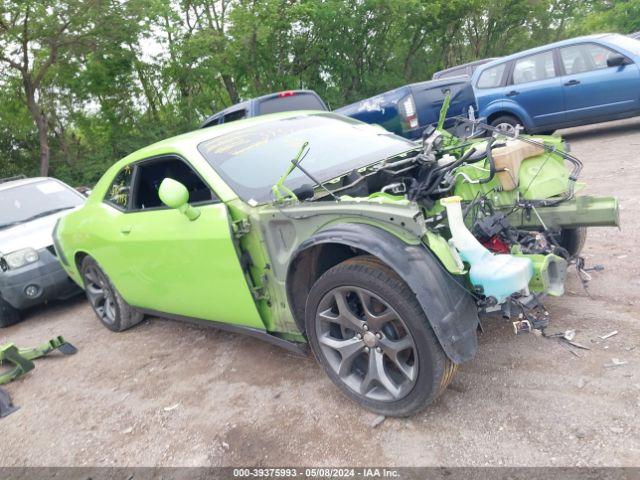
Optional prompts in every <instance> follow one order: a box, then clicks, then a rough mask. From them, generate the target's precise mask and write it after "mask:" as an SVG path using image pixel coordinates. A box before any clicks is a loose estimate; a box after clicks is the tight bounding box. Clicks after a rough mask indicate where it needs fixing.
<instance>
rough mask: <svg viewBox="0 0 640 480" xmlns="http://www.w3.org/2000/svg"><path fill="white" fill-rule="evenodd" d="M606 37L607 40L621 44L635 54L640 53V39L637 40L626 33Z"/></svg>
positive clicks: (621, 46) (620, 45)
mask: <svg viewBox="0 0 640 480" xmlns="http://www.w3.org/2000/svg"><path fill="white" fill-rule="evenodd" d="M604 38H605V40H607V41H609V42H611V43H613V44H614V45H617V46H619V47H620V48H624V49H625V50H627V51H629V52H631V53H633V54H634V55H640V40H636V39H635V38H631V37H627V36H625V35H619V34H617V33H615V34H613V35H607V36H606V37H604Z"/></svg>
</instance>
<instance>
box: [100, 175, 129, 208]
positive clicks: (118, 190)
mask: <svg viewBox="0 0 640 480" xmlns="http://www.w3.org/2000/svg"><path fill="white" fill-rule="evenodd" d="M132 177H133V168H132V167H131V165H126V166H125V167H124V168H123V169H122V170H120V171H119V172H118V174H117V175H116V178H114V179H113V182H111V186H110V187H109V189H108V190H107V193H106V195H105V196H104V201H105V202H107V203H110V204H111V205H114V206H116V207H118V208H127V206H128V205H129V196H130V193H131V178H132Z"/></svg>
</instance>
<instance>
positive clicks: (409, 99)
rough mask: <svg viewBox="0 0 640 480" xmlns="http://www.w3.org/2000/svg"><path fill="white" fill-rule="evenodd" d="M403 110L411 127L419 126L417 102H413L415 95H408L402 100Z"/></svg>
mask: <svg viewBox="0 0 640 480" xmlns="http://www.w3.org/2000/svg"><path fill="white" fill-rule="evenodd" d="M402 111H403V115H404V118H405V120H406V121H407V123H408V124H409V128H417V127H418V115H416V104H415V103H414V102H413V95H408V96H406V97H405V98H404V99H403V100H402Z"/></svg>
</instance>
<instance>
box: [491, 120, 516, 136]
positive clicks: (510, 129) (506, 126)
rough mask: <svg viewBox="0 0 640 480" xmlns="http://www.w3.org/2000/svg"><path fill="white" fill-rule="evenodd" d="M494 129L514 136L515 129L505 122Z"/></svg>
mask: <svg viewBox="0 0 640 480" xmlns="http://www.w3.org/2000/svg"><path fill="white" fill-rule="evenodd" d="M495 128H496V129H498V130H500V131H501V132H505V133H508V134H510V135H515V134H516V127H514V126H513V125H511V124H510V123H507V122H502V123H499V124H497V125H496V127H495Z"/></svg>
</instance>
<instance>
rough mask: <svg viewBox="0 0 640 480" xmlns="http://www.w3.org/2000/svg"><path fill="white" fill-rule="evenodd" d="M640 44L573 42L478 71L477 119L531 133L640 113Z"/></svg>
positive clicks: (613, 39)
mask: <svg viewBox="0 0 640 480" xmlns="http://www.w3.org/2000/svg"><path fill="white" fill-rule="evenodd" d="M639 61H640V41H638V40H634V39H632V38H629V37H627V36H624V35H619V34H600V35H591V36H586V37H578V38H572V39H570V40H564V41H562V42H557V43H552V44H549V45H544V46H542V47H538V48H533V49H531V50H526V51H524V52H520V53H516V54H514V55H510V56H508V57H504V58H501V59H498V60H495V61H493V62H490V63H487V64H485V65H482V66H481V67H479V68H478V69H477V70H476V72H475V73H474V74H473V77H472V79H471V83H472V84H473V88H474V90H475V94H476V100H477V102H478V109H479V116H481V117H484V118H487V120H488V122H489V123H490V124H491V125H493V126H497V127H499V128H504V129H506V130H508V131H513V129H514V127H515V126H516V125H518V124H519V125H522V126H523V127H524V130H525V131H526V132H529V133H537V132H540V133H544V132H553V131H554V130H556V129H558V128H566V127H575V126H578V125H587V124H590V123H597V122H604V121H608V120H616V119H620V118H627V117H633V116H635V115H638V114H640V69H639V68H638V62H639Z"/></svg>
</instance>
